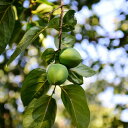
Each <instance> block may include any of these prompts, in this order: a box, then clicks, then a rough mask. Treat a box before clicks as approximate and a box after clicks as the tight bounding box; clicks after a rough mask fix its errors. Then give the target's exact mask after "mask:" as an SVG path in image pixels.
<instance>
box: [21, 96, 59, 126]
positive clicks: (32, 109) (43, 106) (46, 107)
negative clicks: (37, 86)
mask: <svg viewBox="0 0 128 128" xmlns="http://www.w3.org/2000/svg"><path fill="white" fill-rule="evenodd" d="M56 109H57V105H56V101H55V99H53V98H52V97H51V96H42V97H40V98H39V99H33V100H32V102H31V103H30V104H29V105H28V107H27V108H26V110H25V113H24V116H23V128H51V127H52V125H53V124H54V121H55V116H56Z"/></svg>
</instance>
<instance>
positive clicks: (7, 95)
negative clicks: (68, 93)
mask: <svg viewBox="0 0 128 128" xmlns="http://www.w3.org/2000/svg"><path fill="white" fill-rule="evenodd" d="M6 1H12V0H6ZM64 4H66V5H67V6H65V7H64V8H65V12H66V11H67V10H68V9H74V10H75V11H76V14H75V17H76V19H77V25H76V27H75V30H74V32H73V33H70V34H72V35H74V36H75V37H76V43H75V45H74V47H75V48H76V49H77V50H78V51H79V52H80V54H81V56H82V58H83V63H84V64H86V65H88V66H89V67H92V68H93V69H94V70H96V71H97V72H98V73H97V75H95V76H93V77H91V78H84V84H83V85H82V87H83V88H84V89H85V92H86V95H87V98H88V104H89V108H90V111H91V123H90V128H128V1H127V0H64ZM58 6H59V1H55V0H49V2H48V1H47V0H37V2H35V1H34V0H31V1H28V0H18V1H17V0H15V1H14V10H15V13H16V24H15V29H14V32H13V35H12V38H11V40H10V44H9V45H8V46H7V48H6V51H5V52H4V53H3V54H2V55H0V128H22V113H23V111H24V107H23V104H22V102H21V99H20V88H21V86H22V81H23V80H24V77H25V76H26V75H27V74H28V73H29V72H30V71H31V70H32V69H35V68H37V67H44V66H45V65H44V64H43V62H42V61H41V58H40V56H41V54H42V52H43V51H44V50H45V49H46V48H54V49H56V48H55V45H54V37H55V36H56V35H57V34H58V32H57V31H56V30H55V29H47V30H46V31H45V32H44V33H42V34H41V35H40V36H39V38H38V39H37V40H36V41H34V42H33V44H32V45H30V46H29V47H28V48H27V49H26V50H25V51H24V52H23V53H22V54H21V55H20V56H18V57H17V59H16V60H15V61H14V62H13V63H11V64H10V65H9V66H8V67H6V66H5V65H6V63H7V61H8V59H9V57H10V56H11V54H12V53H13V51H14V49H15V48H16V46H17V44H18V43H19V41H20V39H21V38H22V36H23V35H24V33H25V32H26V31H27V30H28V29H30V28H31V27H32V26H35V25H42V26H45V25H46V23H47V20H48V17H47V16H46V15H45V14H46V13H47V12H49V11H51V10H52V9H54V8H56V7H58ZM59 13H60V10H57V11H56V12H55V13H54V15H57V14H59ZM59 97H60V90H59V88H57V90H56V95H55V98H56V99H57V102H58V110H57V118H56V123H55V125H54V128H73V126H72V122H71V120H70V116H69V115H68V113H67V112H66V111H65V109H64V106H63V104H62V102H61V100H60V98H59Z"/></svg>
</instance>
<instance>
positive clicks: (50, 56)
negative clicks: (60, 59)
mask: <svg viewBox="0 0 128 128" xmlns="http://www.w3.org/2000/svg"><path fill="white" fill-rule="evenodd" d="M54 57H55V51H54V49H53V48H47V49H46V50H45V51H44V52H43V54H42V56H41V58H42V60H43V62H44V63H46V64H47V65H48V64H50V63H51V62H52V61H53V60H54Z"/></svg>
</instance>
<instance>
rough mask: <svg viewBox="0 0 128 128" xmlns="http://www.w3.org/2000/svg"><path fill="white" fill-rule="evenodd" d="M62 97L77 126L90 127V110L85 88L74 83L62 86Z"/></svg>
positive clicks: (79, 127)
mask: <svg viewBox="0 0 128 128" xmlns="http://www.w3.org/2000/svg"><path fill="white" fill-rule="evenodd" d="M61 98H62V101H63V103H64V106H65V108H66V110H67V111H68V112H69V114H70V115H71V118H72V120H73V122H74V124H75V126H76V128H88V125H89V122H90V111H89V108H88V105H87V101H86V96H85V91H84V90H83V88H82V87H81V86H78V85H73V84H72V85H67V86H62V87H61Z"/></svg>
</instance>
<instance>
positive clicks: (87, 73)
mask: <svg viewBox="0 0 128 128" xmlns="http://www.w3.org/2000/svg"><path fill="white" fill-rule="evenodd" d="M71 70H72V71H74V72H76V73H77V74H79V75H81V76H83V77H91V76H93V75H95V74H96V71H94V70H93V69H92V68H90V67H88V66H86V65H84V64H79V65H78V66H77V67H75V68H72V69H71Z"/></svg>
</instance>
